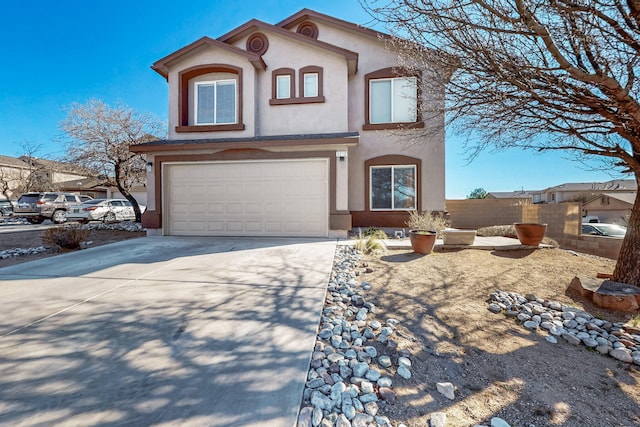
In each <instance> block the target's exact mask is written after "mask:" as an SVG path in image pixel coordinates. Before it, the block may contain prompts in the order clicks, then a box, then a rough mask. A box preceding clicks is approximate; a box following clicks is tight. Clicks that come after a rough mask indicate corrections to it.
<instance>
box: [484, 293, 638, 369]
mask: <svg viewBox="0 0 640 427" xmlns="http://www.w3.org/2000/svg"><path fill="white" fill-rule="evenodd" d="M489 311H491V312H492V313H502V312H504V313H505V315H506V316H507V317H510V318H514V319H516V320H517V321H519V322H520V323H522V325H523V326H524V327H525V328H526V329H529V330H532V331H539V332H541V333H544V334H545V339H546V340H547V341H548V342H550V343H552V344H557V343H558V338H560V337H562V338H563V339H564V340H566V341H567V342H569V343H571V344H574V345H580V344H582V345H585V346H587V347H588V348H592V349H594V350H595V351H597V352H598V353H600V354H603V355H609V356H611V357H613V358H614V359H617V360H620V361H621V362H625V363H634V364H636V365H639V366H640V329H639V328H634V327H632V326H628V325H627V326H625V324H624V323H622V322H615V323H613V322H609V321H606V320H602V319H598V318H596V317H594V316H593V315H591V314H590V313H587V312H586V311H583V310H580V309H579V308H576V307H572V306H570V305H566V304H561V303H559V302H557V301H549V300H545V299H542V298H538V297H536V296H535V295H533V294H527V295H526V296H522V295H519V294H517V293H515V292H503V291H498V292H494V293H492V294H491V295H490V296H489Z"/></svg>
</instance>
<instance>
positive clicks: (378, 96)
mask: <svg viewBox="0 0 640 427" xmlns="http://www.w3.org/2000/svg"><path fill="white" fill-rule="evenodd" d="M417 96H418V86H417V80H416V78H415V77H397V78H393V79H377V80H371V81H370V82H369V100H370V101H369V102H370V109H369V111H370V115H369V123H371V124H376V123H411V122H415V121H416V111H417V109H416V100H417Z"/></svg>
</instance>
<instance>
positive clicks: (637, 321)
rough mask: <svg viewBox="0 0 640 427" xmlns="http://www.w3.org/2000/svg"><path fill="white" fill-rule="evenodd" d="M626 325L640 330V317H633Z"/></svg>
mask: <svg viewBox="0 0 640 427" xmlns="http://www.w3.org/2000/svg"><path fill="white" fill-rule="evenodd" d="M628 323H629V325H631V326H633V327H634V328H640V316H635V317H633V318H632V319H631V320H629V322H628Z"/></svg>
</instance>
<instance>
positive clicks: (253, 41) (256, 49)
mask: <svg viewBox="0 0 640 427" xmlns="http://www.w3.org/2000/svg"><path fill="white" fill-rule="evenodd" d="M267 49H269V40H268V39H267V36H265V35H264V34H262V33H255V34H252V35H251V36H249V38H248V39H247V52H251V53H255V54H257V55H263V54H264V53H265V52H266V51H267Z"/></svg>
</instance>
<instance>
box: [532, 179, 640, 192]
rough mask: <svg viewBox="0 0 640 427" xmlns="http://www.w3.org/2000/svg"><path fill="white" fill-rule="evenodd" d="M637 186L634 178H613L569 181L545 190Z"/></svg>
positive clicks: (633, 188)
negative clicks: (608, 179) (607, 179)
mask: <svg viewBox="0 0 640 427" xmlns="http://www.w3.org/2000/svg"><path fill="white" fill-rule="evenodd" d="M637 188H638V185H637V183H636V181H635V180H634V179H613V180H611V181H606V182H567V183H564V184H560V185H556V186H553V187H549V188H546V189H545V190H544V191H635V190H637Z"/></svg>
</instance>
